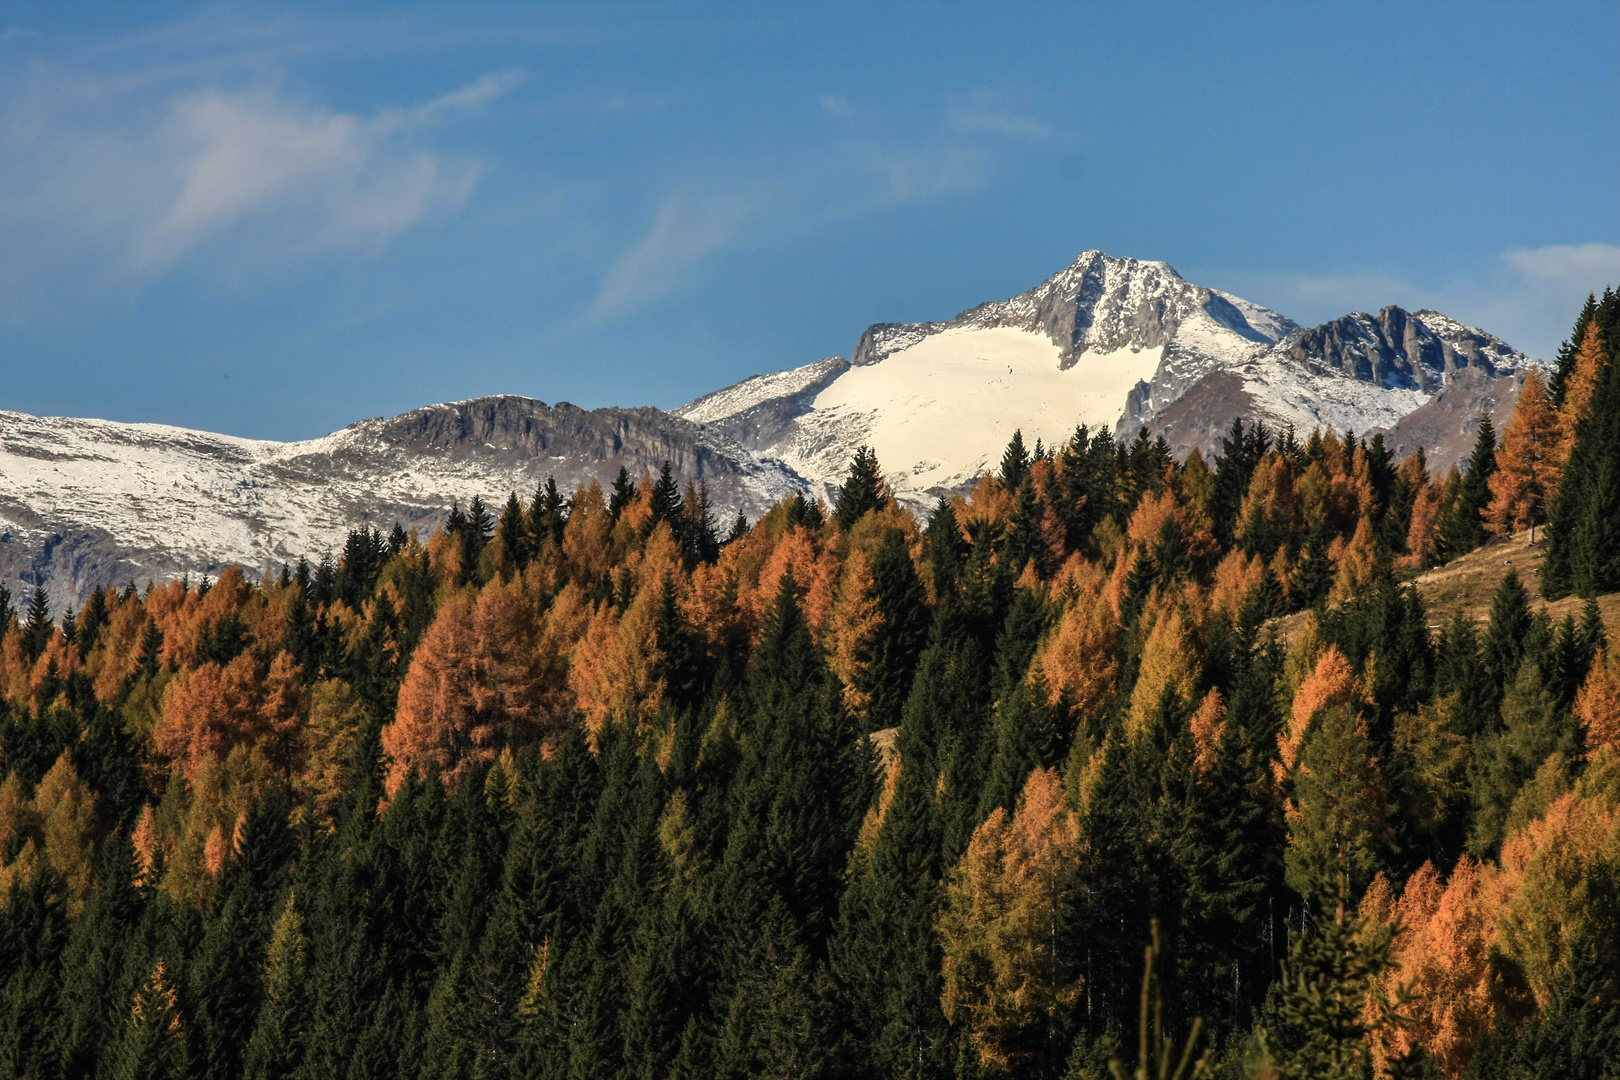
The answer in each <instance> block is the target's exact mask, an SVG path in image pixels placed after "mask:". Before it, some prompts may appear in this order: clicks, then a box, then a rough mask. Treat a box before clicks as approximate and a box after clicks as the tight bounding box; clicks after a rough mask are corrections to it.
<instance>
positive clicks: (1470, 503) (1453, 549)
mask: <svg viewBox="0 0 1620 1080" xmlns="http://www.w3.org/2000/svg"><path fill="white" fill-rule="evenodd" d="M1495 471H1496V428H1495V427H1494V426H1493V425H1492V424H1491V418H1490V416H1489V415H1488V414H1483V413H1482V414H1481V415H1480V418H1479V434H1478V435H1477V436H1476V437H1475V439H1474V450H1473V453H1471V454H1470V455H1469V457H1468V471H1467V472H1465V473H1463V476H1462V482H1461V483H1460V484H1459V485H1458V488H1457V491H1456V493H1455V494H1454V495H1453V497H1452V500H1451V505H1449V506H1448V507H1446V510H1445V514H1444V516H1443V517H1442V518H1441V519H1440V553H1441V554H1442V555H1443V556H1444V557H1445V558H1447V559H1455V558H1456V557H1457V556H1459V555H1466V554H1468V553H1469V552H1470V551H1473V550H1474V549H1475V548H1477V547H1479V546H1480V545H1481V544H1483V543H1484V542H1485V519H1484V517H1483V514H1484V511H1485V508H1486V507H1487V506H1489V505H1490V502H1491V489H1490V478H1491V474H1492V473H1493V472H1495Z"/></svg>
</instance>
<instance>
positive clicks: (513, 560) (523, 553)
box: [495, 491, 530, 574]
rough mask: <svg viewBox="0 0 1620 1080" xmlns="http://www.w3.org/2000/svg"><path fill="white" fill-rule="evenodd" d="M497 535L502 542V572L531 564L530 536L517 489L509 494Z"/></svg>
mask: <svg viewBox="0 0 1620 1080" xmlns="http://www.w3.org/2000/svg"><path fill="white" fill-rule="evenodd" d="M495 535H496V537H497V538H499V540H500V542H501V572H502V573H504V574H510V573H513V572H514V571H516V572H522V570H523V568H524V567H526V566H528V565H529V555H530V552H529V536H528V526H527V522H526V521H525V517H524V513H523V506H522V504H521V503H519V502H518V497H517V492H515V491H514V492H512V493H511V494H510V495H509V496H507V499H506V507H505V508H504V509H503V510H502V511H501V519H500V522H499V524H497V525H496V526H495Z"/></svg>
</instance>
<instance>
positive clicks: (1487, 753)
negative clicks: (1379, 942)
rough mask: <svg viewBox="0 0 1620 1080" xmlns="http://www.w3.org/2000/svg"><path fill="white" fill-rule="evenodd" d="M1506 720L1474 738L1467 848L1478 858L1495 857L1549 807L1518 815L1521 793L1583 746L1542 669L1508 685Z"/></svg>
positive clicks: (1524, 671)
mask: <svg viewBox="0 0 1620 1080" xmlns="http://www.w3.org/2000/svg"><path fill="white" fill-rule="evenodd" d="M1501 717H1502V720H1501V727H1500V728H1499V729H1496V730H1486V731H1485V732H1483V733H1481V734H1479V735H1477V736H1476V737H1475V739H1474V766H1473V776H1472V777H1471V783H1470V789H1471V791H1472V792H1473V800H1474V819H1473V825H1472V828H1471V829H1470V832H1469V837H1468V848H1469V850H1470V851H1472V852H1473V853H1474V854H1475V855H1478V856H1486V855H1490V854H1493V853H1494V852H1495V851H1496V849H1497V848H1498V847H1499V846H1500V844H1501V843H1502V840H1503V839H1504V838H1505V837H1506V836H1507V834H1508V833H1509V832H1511V831H1512V826H1516V825H1522V824H1524V822H1525V821H1526V820H1528V819H1529V818H1530V817H1533V816H1535V814H1537V813H1539V812H1540V811H1541V810H1542V809H1544V808H1545V806H1544V805H1543V806H1536V807H1534V808H1533V810H1534V813H1531V812H1530V811H1531V809H1532V808H1528V807H1522V808H1518V809H1519V813H1517V814H1516V813H1515V812H1514V811H1515V809H1516V807H1515V803H1516V802H1517V800H1518V799H1519V798H1520V797H1521V792H1523V791H1524V789H1525V786H1526V785H1527V784H1528V783H1529V782H1530V780H1531V778H1532V777H1535V776H1536V775H1537V771H1538V770H1539V769H1541V768H1542V766H1543V764H1544V763H1546V762H1548V761H1549V759H1550V760H1551V762H1552V763H1553V765H1554V767H1555V768H1556V767H1558V766H1560V765H1561V763H1563V762H1567V761H1568V760H1569V759H1570V758H1571V757H1572V756H1573V755H1574V753H1575V751H1576V749H1577V746H1578V744H1577V739H1578V738H1579V731H1578V726H1577V723H1576V721H1575V720H1574V719H1573V718H1572V717H1571V716H1570V715H1569V713H1568V712H1567V711H1565V710H1562V709H1560V708H1559V706H1558V701H1557V699H1556V698H1554V696H1553V695H1552V694H1551V693H1550V692H1548V689H1547V687H1546V685H1545V684H1544V683H1543V681H1542V678H1541V670H1540V668H1538V667H1536V666H1535V665H1533V664H1525V665H1524V666H1523V667H1522V668H1521V669H1520V670H1519V672H1518V675H1517V677H1516V679H1515V680H1514V682H1513V684H1512V685H1511V686H1509V687H1508V689H1507V693H1506V695H1505V696H1504V698H1503V700H1502V705H1501ZM1555 794H1556V793H1555ZM1532 797H1533V796H1532ZM1547 801H1551V800H1550V799H1549V800H1547ZM1515 819H1517V820H1515Z"/></svg>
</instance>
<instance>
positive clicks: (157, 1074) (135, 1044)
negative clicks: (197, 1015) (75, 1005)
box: [102, 959, 190, 1080]
mask: <svg viewBox="0 0 1620 1080" xmlns="http://www.w3.org/2000/svg"><path fill="white" fill-rule="evenodd" d="M180 1021H181V1016H180V1006H179V1002H178V1000H177V996H176V994H175V988H174V984H173V982H172V980H171V978H170V975H169V972H168V968H167V966H166V965H165V964H164V962H163V960H162V959H159V960H158V961H157V963H156V964H155V965H154V966H153V968H152V970H151V972H150V974H148V975H147V976H146V979H145V981H144V982H143V983H142V984H141V987H140V989H139V990H137V991H136V992H135V998H134V1001H133V1002H132V1003H131V1005H130V1007H129V1014H128V1018H127V1019H126V1020H125V1023H124V1029H123V1031H122V1033H121V1034H120V1036H119V1038H118V1041H117V1043H116V1044H114V1046H113V1047H112V1050H111V1053H110V1055H109V1058H108V1060H107V1062H106V1064H105V1065H103V1066H102V1071H103V1074H104V1075H106V1076H108V1077H110V1078H112V1080H168V1078H171V1077H172V1078H174V1080H180V1078H181V1077H185V1076H187V1075H189V1073H190V1070H189V1069H188V1067H187V1062H186V1032H185V1030H184V1029H183V1027H182V1026H181V1022H180Z"/></svg>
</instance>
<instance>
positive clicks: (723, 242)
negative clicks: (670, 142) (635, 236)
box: [588, 193, 765, 318]
mask: <svg viewBox="0 0 1620 1080" xmlns="http://www.w3.org/2000/svg"><path fill="white" fill-rule="evenodd" d="M764 206H765V200H764V199H763V198H762V197H761V196H760V195H759V194H757V193H753V194H750V193H737V194H732V195H720V196H712V197H708V198H704V199H690V198H685V197H680V196H671V197H669V198H666V199H665V200H664V202H663V204H662V205H661V206H660V207H659V209H658V215H657V217H656V218H655V219H654V221H653V224H652V228H651V229H650V230H649V231H648V232H647V235H646V236H645V237H644V238H643V239H642V240H641V241H640V242H639V243H637V244H636V246H635V247H633V248H632V249H630V250H629V251H627V252H626V253H625V254H624V255H622V256H621V257H620V258H619V259H618V260H617V261H616V262H615V263H614V264H613V268H612V269H611V270H610V271H609V272H608V275H607V278H606V280H605V281H604V282H603V283H602V288H601V291H600V292H598V293H597V296H596V300H595V302H594V303H592V304H591V307H590V311H589V313H588V315H589V316H590V317H592V318H597V317H601V316H605V315H612V314H616V313H618V312H621V311H625V310H628V309H630V308H633V307H637V306H640V305H641V304H644V303H646V302H647V301H649V300H652V299H656V298H658V297H660V296H663V295H665V294H667V293H669V292H670V291H671V290H673V289H674V288H675V286H676V285H677V284H679V282H680V277H681V274H682V273H683V272H684V271H686V270H687V269H688V268H690V267H691V266H693V265H694V264H696V263H698V262H700V261H701V260H703V259H704V258H706V257H707V256H709V255H712V254H713V253H715V252H716V251H719V250H720V249H721V248H723V247H725V246H727V245H728V244H730V243H731V242H732V241H733V240H734V239H735V238H736V237H737V236H738V234H739V233H740V231H741V230H742V228H743V227H744V226H745V225H746V224H747V223H748V222H749V221H750V220H751V219H753V218H755V217H756V216H757V215H758V214H759V213H760V212H761V211H762V210H763V209H764Z"/></svg>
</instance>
